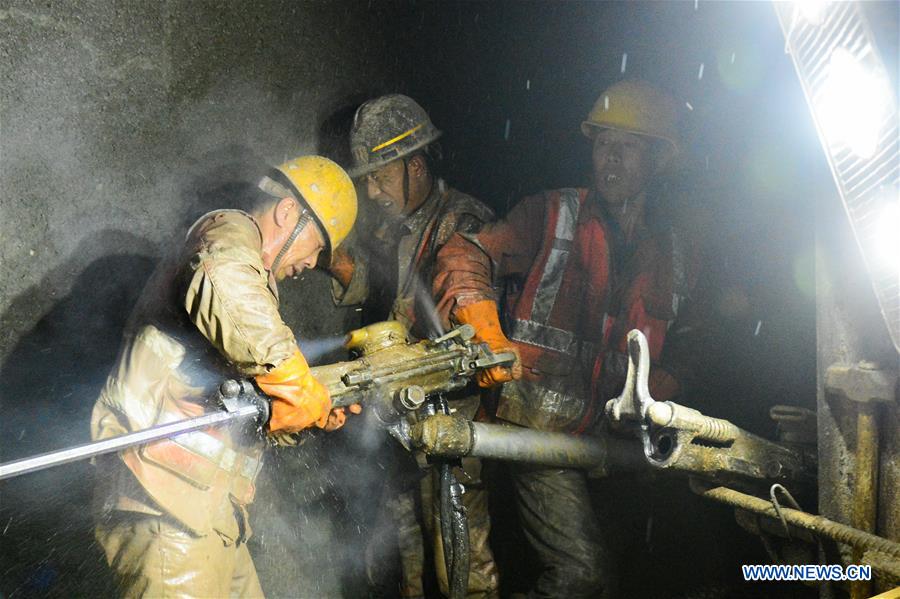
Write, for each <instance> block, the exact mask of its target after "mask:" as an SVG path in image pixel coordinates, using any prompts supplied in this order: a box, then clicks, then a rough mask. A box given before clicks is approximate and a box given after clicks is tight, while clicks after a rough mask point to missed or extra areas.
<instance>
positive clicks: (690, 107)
mask: <svg viewBox="0 0 900 599" xmlns="http://www.w3.org/2000/svg"><path fill="white" fill-rule="evenodd" d="M684 105H685V106H687V109H688V110H694V107H693V106H691V103H690V102H685V103H684Z"/></svg>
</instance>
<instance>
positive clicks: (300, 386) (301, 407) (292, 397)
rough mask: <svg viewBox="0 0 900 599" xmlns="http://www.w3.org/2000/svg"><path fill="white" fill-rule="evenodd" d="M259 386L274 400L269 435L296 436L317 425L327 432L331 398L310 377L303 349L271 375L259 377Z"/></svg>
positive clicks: (270, 373)
mask: <svg viewBox="0 0 900 599" xmlns="http://www.w3.org/2000/svg"><path fill="white" fill-rule="evenodd" d="M256 384H257V385H259V388H260V389H261V390H262V392H263V393H265V394H266V395H269V396H271V397H272V404H271V406H272V416H271V417H270V418H269V432H273V433H274V432H275V431H284V432H286V433H295V432H297V431H300V430H303V429H305V428H309V427H311V426H313V425H315V426H318V427H319V428H325V425H326V424H327V422H328V415H329V410H331V398H330V397H329V396H328V390H327V389H326V388H325V386H324V385H322V383H320V382H319V381H317V380H316V379H315V378H314V377H313V375H312V373H310V371H309V364H307V363H306V358H304V357H303V354H301V353H300V350H299V349H298V350H297V351H295V352H294V355H292V356H291V357H290V358H288V359H287V360H285V361H284V362H282V363H281V364H279V365H278V367H277V368H275V369H274V370H272V371H271V372H269V373H266V374H261V375H259V376H258V377H256Z"/></svg>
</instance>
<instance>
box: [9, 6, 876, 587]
mask: <svg viewBox="0 0 900 599" xmlns="http://www.w3.org/2000/svg"><path fill="white" fill-rule="evenodd" d="M67 4H68V6H67V7H66V8H65V9H61V8H59V7H51V6H48V5H45V4H44V3H36V2H13V3H12V5H10V6H9V7H7V8H0V34H2V35H0V55H2V56H3V58H4V60H3V63H4V64H3V66H2V67H0V68H2V69H3V71H2V79H3V87H2V92H0V93H2V95H0V111H2V112H0V122H2V130H0V143H2V156H0V173H2V181H0V185H2V195H0V201H2V206H0V208H2V219H0V222H2V224H0V227H2V229H0V232H2V238H0V272H2V280H0V323H2V332H3V338H2V339H0V358H2V365H0V410H2V411H0V460H2V461H7V460H11V459H16V458H19V457H24V456H27V455H30V454H33V453H37V452H40V451H46V450H49V449H53V448H58V447H63V446H66V445H70V444H74V443H80V442H84V441H86V440H88V435H89V431H88V424H89V419H90V411H91V407H92V405H93V401H94V399H95V397H96V395H97V393H98V392H99V389H100V387H101V385H102V384H103V381H104V379H105V377H106V374H107V371H108V368H109V367H110V365H111V363H112V361H113V360H114V359H115V355H116V348H117V346H118V340H119V336H120V334H121V331H122V327H123V326H124V322H125V319H126V318H127V315H128V312H129V309H130V306H131V304H132V303H133V302H134V300H135V298H136V297H137V294H138V293H139V291H140V287H141V285H142V282H143V280H145V278H146V277H147V276H148V274H149V273H150V271H151V270H152V268H153V266H154V264H155V262H156V260H157V259H158V257H159V255H160V253H161V251H162V250H163V249H164V248H165V247H166V246H167V245H168V244H169V243H171V240H173V239H176V237H177V235H179V234H180V232H183V230H184V228H185V227H186V225H187V224H188V223H189V222H191V220H192V218H193V217H195V216H196V215H198V214H200V213H202V212H203V211H204V210H205V209H208V208H210V207H213V206H215V205H216V203H217V201H218V196H217V195H216V194H215V192H214V190H215V189H216V188H217V187H218V186H219V185H221V184H222V183H224V182H226V181H227V180H230V179H236V178H251V177H254V176H256V175H257V173H258V172H259V169H260V168H261V167H260V166H259V165H261V164H265V163H266V162H269V163H272V162H278V161H281V160H283V159H285V158H289V157H291V156H293V155H297V154H300V153H308V152H315V151H318V152H321V153H324V154H326V155H329V156H332V157H334V158H335V159H337V160H339V161H343V162H346V159H347V150H346V147H345V139H346V137H345V136H346V132H347V130H348V126H349V119H350V118H351V117H352V114H353V110H354V108H355V106H356V105H358V104H359V103H360V102H361V101H363V100H365V99H366V98H368V97H372V96H375V95H379V94H382V93H386V92H390V91H401V92H404V93H408V94H409V95H411V96H413V97H414V98H416V99H417V100H419V101H420V103H422V104H423V105H424V106H425V107H426V109H427V110H429V112H430V113H431V116H432V119H433V120H434V122H435V123H436V125H437V126H438V128H440V129H442V130H443V131H444V132H445V137H444V139H443V142H442V143H443V147H444V152H445V161H444V164H443V170H444V174H445V176H446V178H447V180H448V181H449V182H450V183H451V184H452V185H454V186H455V187H458V188H459V189H461V190H463V191H466V192H468V193H471V194H472V195H474V196H476V197H479V198H481V199H484V200H485V201H487V202H488V203H490V204H491V205H492V206H493V207H494V208H496V209H497V210H498V212H500V213H503V212H505V211H506V210H507V209H508V207H509V206H510V205H511V204H512V203H513V202H515V201H516V199H517V198H519V197H521V196H522V195H524V194H526V193H531V192H534V191H537V190H540V189H544V188H553V187H559V186H574V185H585V184H586V183H587V181H588V179H587V172H588V168H589V151H588V148H589V146H588V143H587V141H586V140H585V139H584V138H582V137H581V134H580V132H579V127H578V125H579V123H580V122H581V120H582V119H583V118H584V116H585V115H586V114H587V111H588V110H589V108H590V106H591V104H592V103H593V101H594V100H595V99H596V97H597V96H598V95H599V93H600V92H601V91H602V90H603V89H604V88H605V87H607V86H608V85H610V84H612V83H613V82H615V81H617V80H619V79H622V78H627V77H640V78H645V79H647V80H649V81H651V82H654V83H656V84H658V85H660V86H662V87H664V88H667V89H668V90H669V91H670V92H671V93H672V95H673V96H674V97H675V98H676V99H677V101H678V104H679V106H680V116H681V117H682V121H683V122H682V125H683V126H682V129H683V132H684V141H683V149H684V151H683V153H682V154H681V156H680V159H679V163H678V164H677V167H676V168H675V169H673V170H674V172H675V173H676V174H675V175H673V176H672V177H671V178H670V180H669V181H668V182H667V187H666V193H667V196H666V197H668V198H670V199H671V203H672V204H671V205H672V207H673V211H676V212H677V213H678V214H679V218H680V219H683V221H684V223H685V225H686V226H688V227H689V230H690V231H691V232H692V234H693V235H694V236H695V238H696V239H697V240H698V241H699V242H701V243H702V246H703V247H704V249H705V256H706V261H705V263H704V273H703V285H702V290H701V291H700V292H698V296H699V297H698V302H699V301H700V300H702V305H703V309H704V312H703V314H704V327H703V330H702V334H701V335H699V336H698V339H697V344H696V348H694V350H693V351H695V352H696V361H697V363H698V365H699V368H698V372H697V373H696V378H695V380H694V381H693V384H692V386H691V392H690V395H689V398H688V399H687V400H686V402H685V403H688V404H689V405H691V406H693V407H696V408H698V409H700V410H701V411H704V412H707V413H709V414H712V415H715V416H719V417H723V418H728V419H731V420H732V421H734V422H735V423H737V424H738V425H740V426H742V427H744V428H746V429H748V430H750V431H753V432H756V433H759V434H762V435H764V436H769V437H771V436H772V435H773V434H774V426H773V425H772V424H771V422H770V420H769V418H768V409H769V408H770V407H771V406H772V405H773V404H776V403H784V404H791V405H798V406H803V407H807V408H814V406H815V380H816V362H815V359H816V357H815V345H816V337H815V334H816V333H815V330H816V329H815V297H814V257H815V252H816V249H815V245H814V236H813V230H812V227H811V225H810V223H811V220H812V215H813V207H814V206H815V204H816V203H817V202H837V201H838V200H837V198H836V193H835V191H834V188H833V185H832V182H831V178H830V175H829V173H828V170H827V165H826V163H825V160H824V157H823V154H822V151H821V148H820V146H819V144H818V141H817V138H816V136H815V131H814V128H813V125H812V121H811V118H810V116H809V112H808V110H807V108H806V104H805V101H804V99H803V95H802V92H801V89H800V86H799V83H798V82H797V80H796V76H795V75H794V72H793V69H792V66H791V64H790V58H789V57H788V56H787V55H786V54H785V53H784V51H783V47H784V40H783V37H782V34H781V31H780V30H779V28H778V24H777V21H776V19H775V15H774V12H773V10H772V7H771V6H770V4H769V3H766V2H756V3H725V2H717V3H710V2H699V3H695V2H665V3H663V2H660V3H654V2H647V3H613V2H610V3H599V2H565V3H562V2H490V3H488V2H440V3H438V2H407V3H382V2H372V1H370V2H368V4H366V3H357V2H348V3H328V2H304V3H292V2H274V1H271V2H260V3H258V6H250V4H249V3H248V4H247V5H244V3H238V2H234V3H215V2H178V1H168V2H161V3H158V4H153V5H150V4H148V5H144V4H143V3H137V2H125V3H122V4H121V5H116V6H112V5H106V4H105V3H94V2H80V1H78V2H71V3H67ZM885 54H887V52H885ZM676 207H677V210H675V208H676ZM363 216H364V217H363V219H362V226H361V228H360V229H358V230H357V232H356V233H355V235H356V236H359V235H364V234H365V232H366V229H365V223H366V222H368V219H367V218H366V215H365V214H364V215H363ZM328 288H329V286H328V282H327V279H326V277H325V276H324V275H323V274H322V273H320V272H313V273H309V274H307V275H305V276H304V277H302V278H301V280H299V281H288V282H287V283H286V284H285V285H284V286H283V287H282V289H281V295H282V297H283V298H284V299H283V301H284V303H285V305H284V309H283V312H284V314H285V317H286V320H287V321H288V322H289V324H291V326H292V327H294V329H295V330H296V331H297V334H298V338H300V339H301V340H306V341H309V340H314V339H321V338H325V337H332V336H335V335H339V334H341V333H342V332H344V331H346V330H347V329H349V328H351V327H352V326H354V325H356V324H357V323H358V322H359V318H360V316H359V314H358V313H357V312H355V311H353V310H352V309H351V310H338V309H335V308H333V307H332V305H331V301H330V298H329V295H328ZM340 357H341V356H340V354H339V353H332V354H331V355H328V356H323V358H322V359H323V360H324V359H329V358H340ZM364 428H365V427H364V426H363V424H362V421H361V420H358V421H355V422H351V424H350V425H348V426H347V427H346V429H345V430H344V431H343V432H341V433H338V434H335V435H333V436H331V437H330V438H324V437H321V436H320V437H317V438H315V439H312V440H310V441H309V442H307V443H306V444H305V445H303V446H302V447H301V448H299V449H296V450H281V451H279V452H277V453H276V454H273V455H271V456H270V457H269V458H268V462H267V469H266V470H265V471H264V476H263V478H262V479H261V480H260V485H259V497H258V499H257V504H256V505H255V508H256V509H255V512H254V516H253V525H254V529H255V533H256V536H255V537H254V539H253V540H252V541H251V549H252V551H253V552H254V555H255V559H256V562H257V567H258V569H259V572H260V577H261V578H262V581H263V586H264V588H265V589H266V591H267V593H268V594H269V595H270V596H273V597H280V596H285V597H288V596H290V597H320V596H341V595H343V596H361V595H362V594H363V593H364V592H365V591H364V567H363V554H364V551H365V545H366V541H367V540H368V537H369V536H370V534H371V533H372V531H373V519H374V518H375V514H376V510H377V507H378V506H377V497H378V481H379V475H380V473H381V472H382V471H383V468H384V459H385V458H384V456H383V454H382V453H381V449H379V442H378V439H377V438H376V437H377V436H378V433H377V432H374V431H368V430H363V429H364ZM97 475H100V476H102V473H99V474H97ZM93 476H95V473H94V472H93V468H92V467H91V466H90V465H89V464H86V463H79V464H73V465H69V466H64V467H61V468H58V469H55V470H51V471H46V472H43V473H39V474H33V475H28V476H25V477H22V478H20V479H18V480H12V481H5V482H3V483H0V597H10V598H11V597H31V596H52V597H73V596H85V597H86V596H112V595H114V590H113V589H112V588H111V587H109V586H108V585H109V582H108V580H107V577H106V573H105V572H106V568H105V565H104V563H103V561H102V556H101V554H100V552H99V549H98V548H97V547H96V546H95V545H94V544H93V542H92V533H91V526H92V518H91V511H90V502H91V481H92V478H93ZM498 480H499V484H498V489H497V492H496V493H495V494H494V495H493V497H492V509H493V512H494V514H495V516H496V517H497V521H496V524H495V531H494V540H495V551H496V553H497V555H498V559H500V567H501V572H502V581H503V584H504V589H505V592H507V593H508V592H510V591H522V590H524V589H526V588H527V585H528V583H529V581H530V577H531V575H532V573H533V572H534V568H533V567H531V564H530V562H529V557H528V554H527V551H525V549H524V539H522V538H520V537H519V536H517V534H516V532H515V522H514V518H515V516H514V513H513V510H510V509H508V506H510V505H511V498H510V497H509V496H508V495H507V493H509V489H508V488H507V487H506V486H505V485H504V484H503V479H502V476H499V477H498ZM595 487H596V499H597V508H598V510H600V513H601V514H602V515H603V518H604V521H605V522H606V523H607V524H608V526H609V528H610V529H611V530H610V534H612V535H613V538H614V539H615V540H616V546H617V547H618V548H619V553H620V555H619V558H620V559H619V568H620V570H619V577H620V579H621V581H622V583H621V586H622V594H623V595H622V596H653V597H667V596H672V597H689V596H690V597H702V596H719V595H714V594H710V593H712V591H710V590H709V589H713V588H726V589H731V590H729V591H727V592H726V594H723V595H721V596H729V597H736V596H742V595H741V593H745V592H746V593H748V595H747V596H763V595H751V594H750V592H751V591H749V590H745V589H739V588H738V587H739V585H738V583H737V580H738V577H739V573H740V570H739V564H741V563H763V562H765V561H766V556H765V553H764V551H763V550H762V547H761V546H760V545H759V543H758V541H757V540H756V539H755V538H753V537H751V536H750V535H749V534H747V533H745V532H744V531H742V530H741V529H740V528H739V527H738V526H737V525H736V524H735V522H734V517H733V512H732V511H731V510H728V509H725V508H722V507H719V506H715V505H710V504H707V503H703V502H702V501H701V500H700V499H698V498H696V497H694V496H693V495H692V494H691V493H690V492H689V491H688V489H687V484H686V481H684V480H679V479H675V480H659V479H657V480H652V481H651V480H642V479H636V478H634V477H620V478H616V479H612V480H609V481H602V482H598V483H597V484H596V485H595ZM804 507H806V508H807V509H813V510H814V509H815V506H814V505H810V504H806V505H804ZM384 563H385V571H387V572H388V573H391V572H394V571H395V564H393V562H392V560H391V558H390V555H385V557H384ZM388 578H389V577H388ZM704 589H706V590H704ZM760 590H761V591H762V592H763V593H764V594H768V596H771V593H772V592H773V589H772V588H770V587H767V588H765V589H758V590H757V592H760ZM804 593H810V591H809V590H808V589H805V588H802V587H787V588H785V589H784V596H800V595H802V594H804Z"/></svg>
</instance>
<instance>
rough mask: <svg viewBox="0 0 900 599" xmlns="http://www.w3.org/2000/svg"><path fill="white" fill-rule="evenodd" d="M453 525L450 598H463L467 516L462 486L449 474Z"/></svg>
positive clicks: (466, 571) (466, 583)
mask: <svg viewBox="0 0 900 599" xmlns="http://www.w3.org/2000/svg"><path fill="white" fill-rule="evenodd" d="M450 479H451V480H450V482H451V485H452V486H451V494H450V501H451V502H452V513H453V519H452V527H453V570H452V572H451V573H450V574H448V576H450V579H449V584H450V597H451V599H463V598H464V597H465V596H466V593H467V591H468V588H469V516H468V513H467V511H466V506H465V505H463V502H462V486H461V485H460V484H459V483H458V482H457V481H456V477H455V476H453V474H452V472H451V474H450Z"/></svg>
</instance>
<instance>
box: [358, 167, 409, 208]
mask: <svg viewBox="0 0 900 599" xmlns="http://www.w3.org/2000/svg"><path fill="white" fill-rule="evenodd" d="M406 168H407V167H406V163H405V162H404V161H403V160H394V161H393V162H389V163H387V164H386V165H384V166H383V167H381V168H380V169H378V170H376V171H372V172H371V173H369V174H368V175H366V192H367V195H368V196H369V199H370V200H372V201H373V202H375V203H376V204H377V205H378V207H379V208H380V209H381V210H384V211H385V212H386V213H387V214H388V216H392V217H399V216H402V215H403V214H404V212H405V209H406V206H405V204H406V203H407V202H408V198H406V197H404V193H403V172H404V170H405V169H406Z"/></svg>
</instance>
